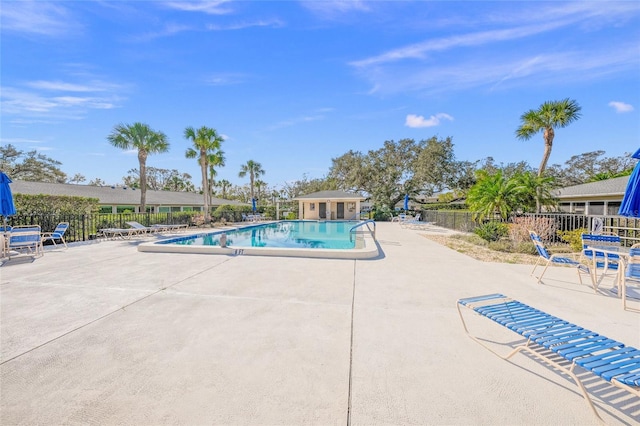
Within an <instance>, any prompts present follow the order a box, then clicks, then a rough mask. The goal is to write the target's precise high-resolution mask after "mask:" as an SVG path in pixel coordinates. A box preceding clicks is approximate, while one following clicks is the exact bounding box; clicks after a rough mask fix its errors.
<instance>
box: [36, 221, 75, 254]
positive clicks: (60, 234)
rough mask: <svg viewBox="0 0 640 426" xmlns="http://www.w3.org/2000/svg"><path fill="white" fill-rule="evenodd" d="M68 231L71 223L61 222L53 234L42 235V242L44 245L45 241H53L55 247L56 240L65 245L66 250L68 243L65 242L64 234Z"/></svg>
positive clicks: (45, 233)
mask: <svg viewBox="0 0 640 426" xmlns="http://www.w3.org/2000/svg"><path fill="white" fill-rule="evenodd" d="M67 229H69V222H60V223H59V224H58V225H57V226H56V229H54V230H53V232H43V233H42V242H43V243H44V242H45V241H49V240H51V241H53V245H54V246H57V244H56V240H60V241H62V244H64V248H68V247H67V242H66V241H65V240H64V233H65V232H67Z"/></svg>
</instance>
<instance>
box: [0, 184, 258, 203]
mask: <svg viewBox="0 0 640 426" xmlns="http://www.w3.org/2000/svg"><path fill="white" fill-rule="evenodd" d="M10 187H11V192H13V193H14V194H29V195H38V194H46V195H68V196H76V197H91V198H97V199H98V200H100V204H103V205H120V206H132V205H133V206H137V205H139V204H140V190H139V189H132V188H123V187H115V188H114V187H110V186H92V185H72V184H68V183H48V182H28V181H21V180H14V181H13V183H11V184H10ZM203 204H204V201H203V197H202V194H197V193H194V192H172V191H151V190H147V205H151V206H202V205H203ZM211 204H212V205H214V206H219V205H222V204H231V205H243V206H246V205H249V204H246V203H241V202H239V201H234V200H224V199H222V198H213V199H212V201H211Z"/></svg>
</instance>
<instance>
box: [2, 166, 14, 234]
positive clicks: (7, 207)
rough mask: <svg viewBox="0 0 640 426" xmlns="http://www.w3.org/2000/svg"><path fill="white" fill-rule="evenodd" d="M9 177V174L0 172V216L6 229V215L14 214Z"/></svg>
mask: <svg viewBox="0 0 640 426" xmlns="http://www.w3.org/2000/svg"><path fill="white" fill-rule="evenodd" d="M10 183H11V179H9V176H7V175H6V174H4V172H0V216H2V220H3V223H4V226H5V229H6V226H7V217H8V216H13V215H14V214H16V207H15V206H14V204H13V195H11V188H10V187H9V184H10Z"/></svg>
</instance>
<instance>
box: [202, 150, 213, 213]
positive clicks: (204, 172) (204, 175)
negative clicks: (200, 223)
mask: <svg viewBox="0 0 640 426" xmlns="http://www.w3.org/2000/svg"><path fill="white" fill-rule="evenodd" d="M200 171H201V172H202V194H203V197H204V212H203V213H204V223H211V215H210V214H209V194H208V192H209V179H207V164H206V160H205V156H204V155H203V154H202V153H200Z"/></svg>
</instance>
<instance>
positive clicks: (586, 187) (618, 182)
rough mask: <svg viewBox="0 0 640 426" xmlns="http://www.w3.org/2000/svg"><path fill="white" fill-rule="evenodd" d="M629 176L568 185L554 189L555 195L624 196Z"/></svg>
mask: <svg viewBox="0 0 640 426" xmlns="http://www.w3.org/2000/svg"><path fill="white" fill-rule="evenodd" d="M627 182H629V176H623V177H619V178H613V179H607V180H601V181H597V182H590V183H583V184H582V185H575V186H567V187H565V188H560V189H557V190H555V191H553V195H554V196H556V197H559V198H571V197H586V196H602V195H620V196H623V195H624V192H625V190H626V189H627Z"/></svg>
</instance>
